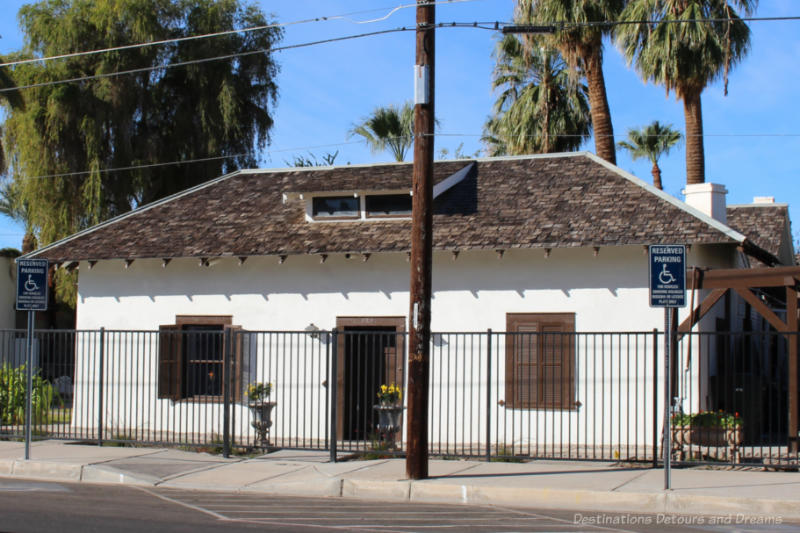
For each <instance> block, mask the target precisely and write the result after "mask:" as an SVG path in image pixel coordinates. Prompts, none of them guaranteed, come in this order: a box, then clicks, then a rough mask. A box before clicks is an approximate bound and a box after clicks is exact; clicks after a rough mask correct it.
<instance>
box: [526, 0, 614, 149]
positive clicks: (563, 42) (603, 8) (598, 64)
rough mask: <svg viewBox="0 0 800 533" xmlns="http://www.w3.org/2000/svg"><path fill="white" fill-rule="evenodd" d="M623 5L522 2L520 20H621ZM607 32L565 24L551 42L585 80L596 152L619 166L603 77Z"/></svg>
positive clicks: (590, 0)
mask: <svg viewBox="0 0 800 533" xmlns="http://www.w3.org/2000/svg"><path fill="white" fill-rule="evenodd" d="M624 5H625V0H519V2H518V4H517V19H518V21H519V22H521V23H524V22H531V23H538V24H552V23H556V24H558V23H571V22H572V23H587V22H590V23H591V22H608V21H612V20H616V19H617V18H618V15H619V14H620V13H621V12H622V8H623V7H624ZM608 32H609V30H608V27H607V26H602V25H577V26H569V25H566V26H563V27H561V28H560V29H559V31H557V32H556V33H555V34H554V35H553V36H552V37H551V38H550V39H549V40H550V42H551V43H552V44H553V46H554V47H556V48H557V49H558V51H559V52H560V53H561V56H562V57H563V58H564V60H565V61H566V62H567V64H568V65H569V66H570V67H571V68H573V69H576V70H580V71H581V72H582V73H583V75H584V76H585V77H586V83H587V85H588V87H589V108H590V112H591V116H592V129H593V130H594V144H595V151H596V152H597V155H598V156H599V157H602V158H603V159H605V160H606V161H608V162H609V163H613V164H616V162H617V156H616V150H615V145H614V128H613V126H612V124H611V111H610V110H609V107H608V97H607V96H606V83H605V78H604V76H603V36H604V35H605V34H607V33H608Z"/></svg>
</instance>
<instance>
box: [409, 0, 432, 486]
mask: <svg viewBox="0 0 800 533" xmlns="http://www.w3.org/2000/svg"><path fill="white" fill-rule="evenodd" d="M435 24H436V7H435V4H434V3H433V2H432V0H417V32H416V36H417V53H416V66H415V67H414V88H415V91H414V92H415V95H414V171H413V177H414V183H413V202H412V211H411V298H410V300H411V301H410V304H411V308H410V311H409V317H410V322H411V327H410V330H411V331H410V333H409V338H408V343H409V344H408V398H407V399H408V424H407V430H406V442H407V443H408V444H407V445H408V449H407V454H406V476H407V477H408V478H409V479H425V478H427V477H428V383H429V382H430V336H431V270H432V266H433V127H434V110H433V101H434V65H435V62H434V57H435V53H434V51H435V50H434V47H435V38H434V37H435V33H434V27H435Z"/></svg>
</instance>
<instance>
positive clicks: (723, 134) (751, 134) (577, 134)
mask: <svg viewBox="0 0 800 533" xmlns="http://www.w3.org/2000/svg"><path fill="white" fill-rule="evenodd" d="M434 135H435V136H436V137H483V136H484V134H482V133H436V134H434ZM592 135H594V134H590V135H581V134H579V133H556V134H552V135H549V136H550V137H587V138H588V137H591V136H592ZM681 135H684V137H685V134H683V133H682V134H681ZM664 136H665V135H648V137H664ZM516 137H520V136H516ZM521 137H528V138H536V137H544V135H542V134H535V135H521ZM603 137H616V135H611V134H607V135H603ZM689 137H703V138H706V137H800V133H704V134H703V135H689Z"/></svg>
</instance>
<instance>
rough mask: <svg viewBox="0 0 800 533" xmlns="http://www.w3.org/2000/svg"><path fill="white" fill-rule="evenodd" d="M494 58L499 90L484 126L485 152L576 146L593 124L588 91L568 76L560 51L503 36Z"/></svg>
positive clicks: (548, 150) (556, 149)
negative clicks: (500, 90) (531, 45)
mask: <svg viewBox="0 0 800 533" xmlns="http://www.w3.org/2000/svg"><path fill="white" fill-rule="evenodd" d="M496 57H497V67H496V68H495V72H494V81H493V82H492V87H493V88H494V89H498V88H502V89H503V91H502V92H501V93H500V96H499V97H498V99H497V102H495V105H494V115H493V116H492V117H490V118H489V120H488V121H487V123H486V126H485V134H484V137H483V140H484V142H485V143H486V144H487V145H488V150H489V154H490V155H519V154H531V153H552V152H567V151H572V150H577V149H578V148H579V147H580V145H581V143H582V142H583V140H584V139H585V138H587V137H588V136H589V133H590V132H591V128H592V125H591V117H590V115H589V104H588V102H587V97H586V91H587V89H586V86H585V85H584V84H582V83H578V82H577V81H575V80H573V79H572V76H570V73H569V72H568V67H567V65H566V63H565V62H564V60H563V59H562V58H561V56H560V55H559V53H558V52H557V51H555V50H552V49H547V48H544V47H526V46H524V45H523V43H522V42H521V41H520V40H519V38H517V37H516V36H514V35H506V36H504V37H503V38H502V39H501V40H500V41H499V42H498V43H497V51H496Z"/></svg>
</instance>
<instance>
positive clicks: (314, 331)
mask: <svg viewBox="0 0 800 533" xmlns="http://www.w3.org/2000/svg"><path fill="white" fill-rule="evenodd" d="M305 331H306V333H308V336H309V337H311V338H312V339H319V328H318V327H317V326H315V325H314V323H313V322H312V323H311V324H309V325H307V326H306V330H305Z"/></svg>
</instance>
